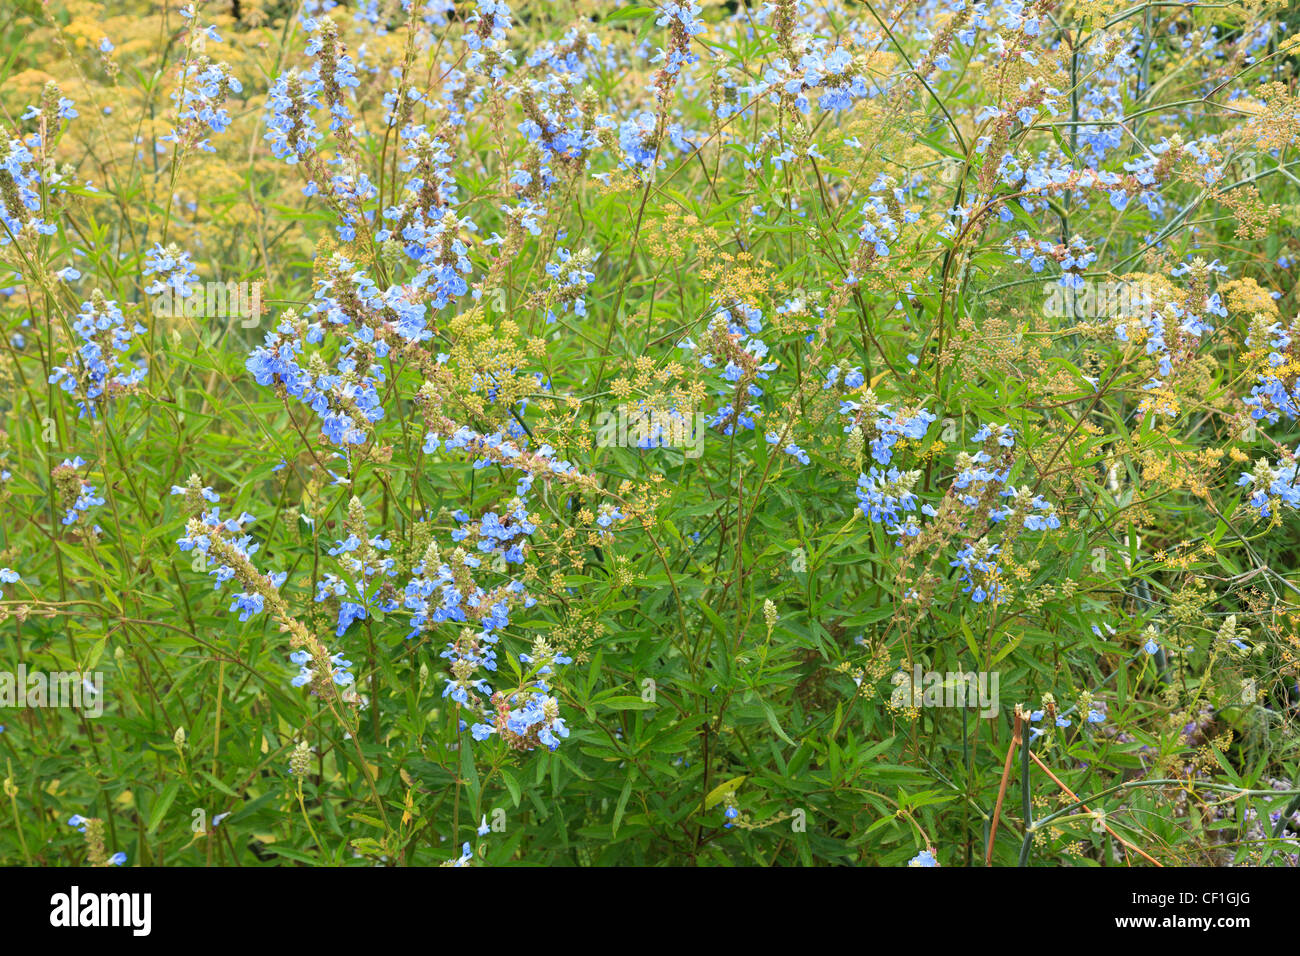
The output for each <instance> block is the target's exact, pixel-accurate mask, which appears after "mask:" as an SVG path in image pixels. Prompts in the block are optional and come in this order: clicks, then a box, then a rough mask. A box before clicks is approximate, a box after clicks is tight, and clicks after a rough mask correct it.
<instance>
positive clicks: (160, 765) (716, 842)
mask: <svg viewBox="0 0 1300 956" xmlns="http://www.w3.org/2000/svg"><path fill="white" fill-rule="evenodd" d="M0 30H3V37H4V40H5V42H4V44H3V46H4V49H6V50H7V51H9V53H8V54H7V55H6V57H5V58H4V60H5V62H4V64H3V66H0V71H2V72H0V75H2V78H3V86H2V87H0V102H2V103H3V107H4V109H3V118H2V121H0V338H2V339H3V348H2V349H0V379H3V382H4V390H3V392H2V393H0V502H2V503H3V520H0V592H2V593H0V672H4V673H11V674H15V673H18V672H19V670H20V668H21V669H22V672H23V673H38V672H39V673H57V674H72V675H85V674H95V675H97V677H100V676H101V675H102V679H101V680H100V682H99V684H98V685H97V693H96V695H95V697H94V706H95V708H96V710H97V712H98V713H97V715H96V719H94V720H93V721H90V720H87V719H86V715H85V713H84V712H83V711H84V708H81V709H78V708H59V707H17V706H15V704H14V703H13V702H10V701H9V698H8V697H0V762H2V764H3V768H2V769H3V774H4V792H5V801H6V803H7V806H0V811H3V813H4V815H5V816H6V817H11V818H12V825H6V826H5V827H3V828H0V861H3V862H7V863H28V864H40V865H60V864H63V865H72V864H82V863H90V864H93V865H104V866H110V865H159V864H166V865H204V864H222V865H232V864H239V865H256V864H308V865H375V864H384V865H450V866H480V865H501V864H508V863H526V864H537V865H584V866H586V865H602V866H603V865H663V864H675V865H683V864H686V865H724V866H729V865H773V864H778V865H790V864H797V865H839V864H869V865H914V866H964V865H986V864H992V865H1015V864H1017V863H1020V864H1042V865H1098V864H1105V865H1114V864H1132V865H1155V864H1160V865H1166V866H1168V865H1179V864H1215V865H1246V864H1263V863H1267V864H1269V865H1291V866H1294V865H1297V863H1300V802H1297V800H1295V799H1294V797H1295V796H1296V794H1297V793H1300V745H1298V744H1297V738H1296V734H1295V729H1296V721H1297V717H1300V578H1298V577H1297V571H1296V568H1297V560H1296V559H1297V554H1300V523H1298V522H1297V510H1298V509H1300V483H1297V465H1296V454H1297V448H1298V447H1300V422H1298V421H1297V419H1300V324H1298V323H1300V319H1297V318H1296V316H1297V309H1298V307H1300V304H1298V303H1297V301H1296V293H1295V289H1296V282H1295V279H1294V278H1293V276H1294V275H1295V271H1296V268H1297V266H1298V264H1300V237H1297V236H1296V235H1295V234H1294V229H1293V228H1292V225H1293V224H1294V223H1295V222H1296V221H1297V218H1298V217H1300V193H1298V192H1297V188H1298V187H1300V179H1298V178H1297V172H1298V171H1297V169H1296V167H1297V164H1298V161H1297V160H1296V158H1295V153H1294V152H1293V150H1294V149H1295V148H1296V146H1297V145H1300V144H1297V138H1298V137H1300V99H1298V98H1297V92H1296V84H1297V77H1296V70H1297V67H1298V66H1300V14H1297V13H1296V11H1295V9H1294V6H1293V5H1291V4H1288V3H1283V2H1275V0H1243V2H1239V3H1217V2H1206V3H1177V4H1175V3H1164V2H1156V0H1147V2H1138V3H1132V4H1127V5H1126V4H1120V3H1118V2H1113V0H980V2H972V0H890V2H882V0H767V2H747V0H739V2H737V0H727V2H720V0H709V2H705V0H700V2H690V0H686V2H651V0H569V2H554V0H510V2H505V0H465V2H452V0H358V2H354V3H342V2H337V3H336V2H334V0H241V2H239V3H237V4H230V3H219V2H216V0H211V2H206V3H180V2H177V0H160V2H144V0H124V2H121V3H113V4H107V3H99V2H94V0H49V2H39V3H38V2H35V0H17V2H16V3H13V4H10V5H9V7H8V8H7V9H6V10H5V11H4V12H3V13H2V14H0ZM1008 794H1010V795H1011V798H1010V799H1005V798H1006V797H1007V795H1008Z"/></svg>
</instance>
